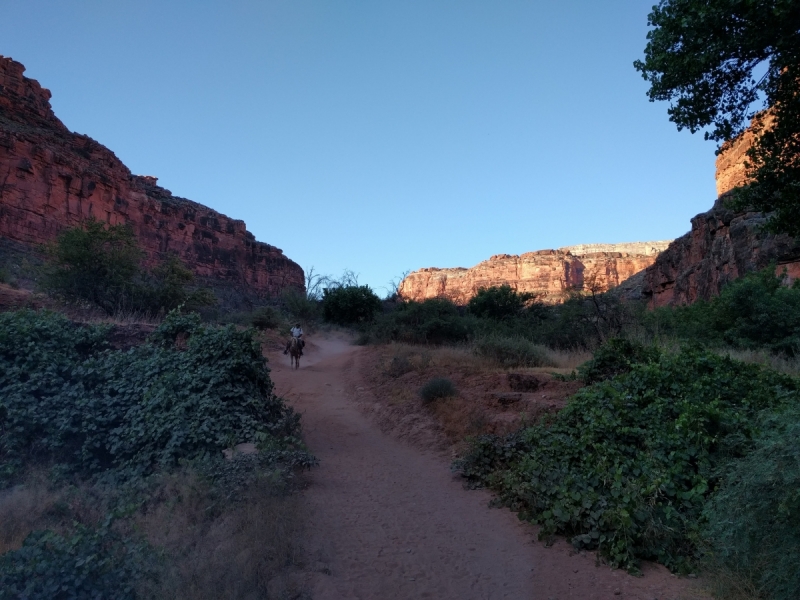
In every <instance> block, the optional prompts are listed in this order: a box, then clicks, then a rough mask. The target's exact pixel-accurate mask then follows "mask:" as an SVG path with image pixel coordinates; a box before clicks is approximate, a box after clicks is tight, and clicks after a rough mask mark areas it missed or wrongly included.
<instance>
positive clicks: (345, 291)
mask: <svg viewBox="0 0 800 600" xmlns="http://www.w3.org/2000/svg"><path fill="white" fill-rule="evenodd" d="M380 309H381V299H380V298H378V296H377V295H376V294H375V292H373V291H372V289H371V288H370V287H369V286H367V285H348V286H339V287H334V288H329V289H325V291H324V293H323V296H322V315H323V317H324V318H325V320H326V321H330V322H331V323H336V324H337V325H354V324H357V323H368V322H370V321H372V319H373V318H374V317H375V314H376V313H377V312H378V311H379V310H380Z"/></svg>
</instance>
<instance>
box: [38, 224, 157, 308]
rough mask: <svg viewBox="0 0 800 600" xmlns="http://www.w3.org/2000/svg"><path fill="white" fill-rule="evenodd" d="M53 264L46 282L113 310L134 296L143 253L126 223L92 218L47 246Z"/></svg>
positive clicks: (71, 296)
mask: <svg viewBox="0 0 800 600" xmlns="http://www.w3.org/2000/svg"><path fill="white" fill-rule="evenodd" d="M48 253H49V254H50V256H51V259H52V266H51V269H50V270H49V272H48V273H47V275H46V277H45V281H44V285H45V287H46V288H47V289H49V290H51V291H52V292H54V293H56V294H58V295H61V296H64V297H66V298H68V299H82V300H88V301H89V302H93V303H94V304H96V305H97V306H99V307H101V308H102V309H103V310H105V311H106V312H109V313H112V312H114V311H115V310H117V309H119V308H123V307H124V306H125V304H127V300H128V299H129V298H130V297H131V296H132V294H133V289H134V287H135V283H136V278H137V276H138V275H139V273H140V267H139V265H140V263H141V261H142V259H143V258H144V253H143V252H142V251H141V250H140V249H139V247H138V246H137V244H136V238H135V236H134V234H133V230H132V229H131V228H130V227H128V226H127V225H109V226H108V227H106V225H105V224H104V223H102V222H100V221H97V220H95V219H89V220H87V221H86V222H84V223H83V226H82V227H75V228H73V229H67V230H66V231H63V232H62V233H61V234H60V235H59V236H58V239H57V240H56V242H55V243H54V244H52V245H51V246H50V247H49V248H48Z"/></svg>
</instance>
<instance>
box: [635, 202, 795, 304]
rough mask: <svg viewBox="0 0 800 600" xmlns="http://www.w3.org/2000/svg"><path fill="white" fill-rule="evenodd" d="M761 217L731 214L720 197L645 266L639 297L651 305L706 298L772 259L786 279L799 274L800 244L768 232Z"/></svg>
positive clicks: (759, 214)
mask: <svg viewBox="0 0 800 600" xmlns="http://www.w3.org/2000/svg"><path fill="white" fill-rule="evenodd" d="M765 222H766V217H765V216H764V215H762V214H761V213H755V212H747V213H735V212H733V211H732V210H730V209H728V208H726V207H725V197H724V196H723V197H722V198H720V199H718V200H717V202H716V203H715V204H714V207H713V208H712V209H711V210H709V211H708V212H704V213H701V214H699V215H697V216H696V217H694V218H693V219H692V229H691V231H689V233H687V234H685V235H683V236H681V237H679V238H678V239H676V240H675V241H674V242H672V244H670V246H669V248H667V249H666V250H665V251H664V252H662V253H661V254H660V255H659V256H658V258H657V259H656V261H655V262H654V263H653V265H652V266H650V267H649V268H648V269H647V270H646V271H645V275H644V283H643V285H642V294H643V296H644V297H645V298H646V299H647V300H648V301H649V303H650V305H651V306H654V307H655V306H667V305H677V304H691V303H692V302H695V301H696V300H700V299H703V300H708V299H710V298H712V297H713V296H717V295H718V294H719V292H720V290H721V289H722V287H723V286H724V285H725V284H726V283H728V282H729V281H732V280H733V279H736V278H738V277H741V276H742V275H744V274H745V273H749V272H750V271H757V270H759V269H763V268H764V267H766V266H768V265H769V264H770V263H772V262H774V263H776V265H777V268H778V272H782V271H783V270H784V269H786V271H787V274H788V275H789V278H790V280H793V279H796V278H797V277H800V243H798V242H797V240H794V239H792V238H791V237H789V236H787V235H775V234H770V233H766V232H765V231H764V230H763V225H764V223H765Z"/></svg>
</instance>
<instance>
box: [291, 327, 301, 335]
mask: <svg viewBox="0 0 800 600" xmlns="http://www.w3.org/2000/svg"><path fill="white" fill-rule="evenodd" d="M301 335H303V329H302V328H301V327H292V337H300V336H301Z"/></svg>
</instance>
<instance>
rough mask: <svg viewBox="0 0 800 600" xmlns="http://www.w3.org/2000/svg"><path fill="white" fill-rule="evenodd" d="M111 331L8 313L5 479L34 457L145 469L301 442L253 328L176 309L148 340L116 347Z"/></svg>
mask: <svg viewBox="0 0 800 600" xmlns="http://www.w3.org/2000/svg"><path fill="white" fill-rule="evenodd" d="M105 334H106V328H104V327H97V326H77V325H75V324H73V323H71V322H70V321H68V320H67V319H65V318H64V317H61V316H58V315H56V314H53V313H47V312H39V313H36V312H33V311H27V310H26V311H18V312H9V313H2V314H0V430H2V431H3V436H2V438H0V483H2V481H3V480H4V479H5V480H8V479H9V478H13V477H14V475H15V474H16V473H17V472H18V471H19V469H20V468H21V467H22V466H23V465H24V464H25V463H26V462H28V461H31V460H44V461H52V462H55V463H57V464H60V465H62V467H63V468H65V469H67V470H73V471H78V472H82V473H87V474H94V473H100V472H102V471H105V470H107V469H111V470H112V471H113V472H114V473H117V474H131V475H135V474H140V473H148V472H150V471H152V470H153V469H154V468H156V467H169V466H171V465H175V464H177V462H178V461H179V460H181V459H191V458H195V457H198V456H202V455H203V454H205V453H212V454H213V453H219V452H220V451H221V450H222V449H224V448H227V447H230V446H232V445H233V444H235V443H239V442H246V441H249V442H257V443H259V444H260V445H261V446H262V447H275V448H287V449H289V448H290V447H292V445H293V444H299V442H298V441H297V439H296V437H295V436H296V435H297V432H298V429H299V416H298V415H296V414H295V413H294V412H293V411H292V410H291V409H290V408H288V407H287V406H286V405H285V404H284V403H283V401H282V400H281V399H279V398H277V397H276V396H275V395H274V393H273V388H272V382H271V381H270V378H269V371H268V369H267V367H266V365H265V360H264V358H263V356H262V354H261V348H260V346H259V344H258V343H257V342H256V340H255V339H254V338H253V333H252V330H248V331H237V329H236V328H235V327H233V326H227V327H219V328H217V327H204V326H202V325H201V324H200V320H199V317H197V316H196V315H180V314H177V313H171V314H170V315H168V317H167V319H166V320H165V321H164V323H163V324H162V325H161V326H160V327H159V328H158V329H157V330H156V331H155V332H154V334H153V335H152V337H151V340H150V342H149V343H147V344H144V345H142V346H139V347H135V348H131V349H129V350H126V351H111V350H108V349H107V345H106V344H105V341H104V337H105Z"/></svg>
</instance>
